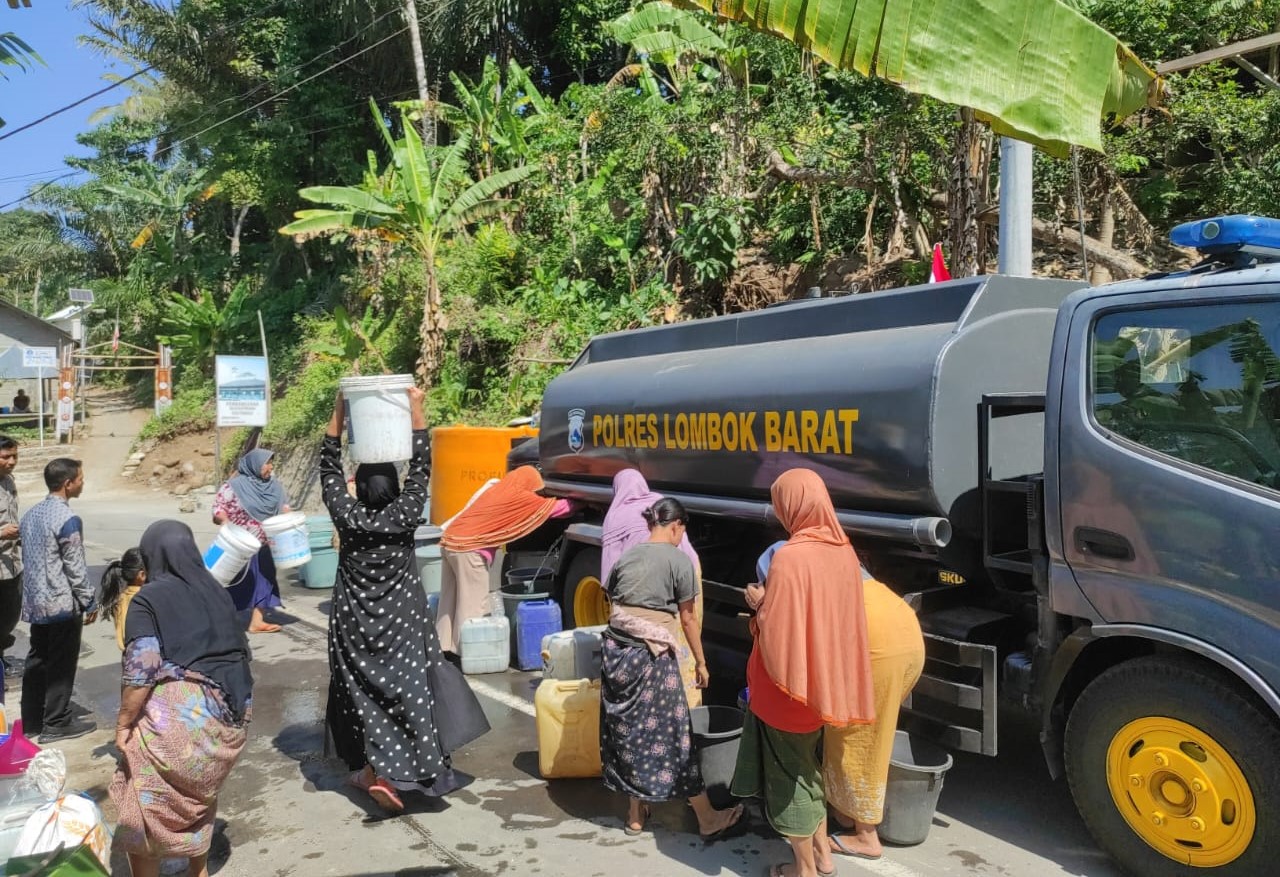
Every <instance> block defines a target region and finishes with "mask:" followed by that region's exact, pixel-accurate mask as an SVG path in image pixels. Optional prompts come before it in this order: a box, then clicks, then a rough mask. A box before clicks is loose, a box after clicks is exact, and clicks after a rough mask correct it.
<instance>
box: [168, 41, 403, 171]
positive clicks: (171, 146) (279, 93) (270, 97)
mask: <svg viewBox="0 0 1280 877" xmlns="http://www.w3.org/2000/svg"><path fill="white" fill-rule="evenodd" d="M408 29H409V25H407V24H406V25H405V26H404V27H402V28H400V29H399V30H397V31H395V32H394V33H391V34H388V35H387V36H385V37H383V38H382V39H380V40H378V41H377V42H376V43H373V44H371V45H368V46H366V47H364V48H363V49H361V50H360V51H358V52H356V53H355V54H353V55H349V56H347V57H346V58H342V59H340V60H338V61H335V62H334V63H332V64H330V65H329V66H328V67H326V68H324V69H323V70H321V71H319V72H318V73H313V74H311V75H310V76H308V77H306V78H305V79H300V80H298V81H297V82H295V83H294V84H293V85H290V86H287V87H285V88H282V89H280V90H279V91H277V92H276V93H275V94H271V95H268V96H267V97H265V98H263V99H262V100H260V101H258V102H257V103H256V104H254V105H253V106H250V107H245V108H244V109H243V110H240V112H238V113H233V114H232V115H230V116H227V117H226V118H225V119H221V120H219V121H217V122H214V123H213V124H212V125H210V126H208V127H207V128H202V129H201V130H199V131H197V132H196V133H194V134H192V135H190V136H189V137H184V138H182V139H181V140H176V141H174V142H173V143H171V144H169V145H168V146H166V147H164V148H163V149H158V150H156V152H155V153H154V155H153V157H155V156H158V155H160V154H162V153H165V152H168V151H169V150H171V149H175V148H177V147H179V146H181V145H182V144H184V143H188V142H190V141H192V140H194V139H196V138H197V137H200V136H203V135H205V134H208V133H209V132H210V131H212V130H213V129H215V128H218V127H220V126H222V125H225V124H227V123H228V122H233V121H235V120H236V119H238V118H240V117H241V116H243V115H246V114H248V113H251V112H253V111H254V110H256V109H258V107H261V106H265V105H266V104H269V103H271V102H272V101H273V100H275V99H276V98H278V97H281V96H283V95H285V94H288V93H289V92H291V91H293V90H294V89H295V88H301V87H302V86H304V85H306V84H307V83H308V82H311V81H312V80H313V79H319V78H320V77H321V76H323V75H324V74H326V73H328V72H329V71H331V70H336V69H337V68H339V67H341V66H342V65H343V64H348V63H350V62H352V61H354V60H355V59H356V58H359V57H360V56H361V55H363V54H365V53H366V52H372V51H373V50H374V49H376V48H378V46H381V45H382V44H383V43H386V42H390V41H391V40H393V39H395V38H396V37H398V36H400V34H402V33H404V32H405V31H407V30H408Z"/></svg>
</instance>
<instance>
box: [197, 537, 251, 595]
mask: <svg viewBox="0 0 1280 877" xmlns="http://www.w3.org/2000/svg"><path fill="white" fill-rule="evenodd" d="M261 548H262V543H261V542H259V541H258V537H257V536H255V535H253V534H252V533H250V532H249V531H248V530H246V529H245V528H244V527H238V526H236V525H235V524H230V523H227V524H223V525H222V528H221V529H219V530H218V534H217V535H216V536H214V537H213V544H212V545H210V546H209V550H208V551H206V552H205V553H204V566H205V569H207V570H209V572H211V573H213V577H214V578H215V579H217V580H218V581H219V582H221V583H222V584H223V585H230V584H231V583H232V582H234V581H235V580H236V579H238V578H239V577H240V573H242V572H243V571H244V568H245V567H246V566H248V565H249V561H250V560H253V556H254V555H255V554H257V553H258V551H259V550H261Z"/></svg>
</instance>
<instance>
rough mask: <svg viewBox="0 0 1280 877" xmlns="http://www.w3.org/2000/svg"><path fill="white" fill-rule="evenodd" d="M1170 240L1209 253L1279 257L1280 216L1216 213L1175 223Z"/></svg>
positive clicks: (1181, 245) (1170, 233)
mask: <svg viewBox="0 0 1280 877" xmlns="http://www.w3.org/2000/svg"><path fill="white" fill-rule="evenodd" d="M1169 240H1171V241H1173V242H1174V243H1175V244H1177V245H1178V246H1180V247H1192V248H1194V249H1197V250H1199V251H1200V252H1202V253H1207V254H1210V255H1216V254H1219V253H1249V254H1252V255H1255V256H1263V257H1265V258H1268V259H1280V219H1270V218H1268V217H1266V216H1248V215H1244V214H1239V215H1236V216H1215V217H1214V218H1213V219H1201V220H1198V221H1196V222H1184V223H1183V224H1182V225H1179V226H1176V227H1175V228H1174V229H1173V231H1171V232H1169Z"/></svg>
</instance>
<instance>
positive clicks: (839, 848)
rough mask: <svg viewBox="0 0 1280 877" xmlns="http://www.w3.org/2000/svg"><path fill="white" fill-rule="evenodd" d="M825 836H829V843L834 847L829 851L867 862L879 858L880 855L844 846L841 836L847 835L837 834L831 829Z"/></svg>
mask: <svg viewBox="0 0 1280 877" xmlns="http://www.w3.org/2000/svg"><path fill="white" fill-rule="evenodd" d="M827 837H829V838H831V843H832V844H834V845H835V849H834V850H832V851H831V852H833V853H835V854H836V855H838V856H848V857H849V858H851V859H866V860H867V861H869V862H874V861H876V860H877V859H879V858H880V856H873V855H870V854H869V853H863V852H859V851H858V850H855V849H853V848H852V847H847V846H845V845H844V841H842V840H841V838H842V837H847V835H841V834H837V833H836V832H834V831H833V832H830V833H829V834H827Z"/></svg>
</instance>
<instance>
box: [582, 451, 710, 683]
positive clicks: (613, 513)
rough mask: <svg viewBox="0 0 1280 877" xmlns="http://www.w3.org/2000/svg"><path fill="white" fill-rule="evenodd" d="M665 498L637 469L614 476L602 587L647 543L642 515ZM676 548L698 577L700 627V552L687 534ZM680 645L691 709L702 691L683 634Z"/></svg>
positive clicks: (602, 549) (602, 540) (602, 560)
mask: <svg viewBox="0 0 1280 877" xmlns="http://www.w3.org/2000/svg"><path fill="white" fill-rule="evenodd" d="M662 498H663V497H662V494H660V493H654V492H653V491H651V490H650V489H649V483H648V482H647V481H645V480H644V476H643V475H641V474H640V470H638V469H623V470H622V471H621V472H619V473H618V474H617V475H614V476H613V502H611V503H610V504H609V511H608V512H607V513H606V514H605V516H604V532H603V534H602V535H601V538H600V582H601V584H603V585H606V586H607V585H608V583H609V573H611V572H613V566H614V564H616V563H617V562H618V558H620V557H622V555H623V553H624V552H626V550H627V549H628V548H630V547H631V546H633V545H637V544H639V543H641V542H647V541H648V539H649V524H648V523H647V522H646V521H645V519H644V515H643V512H644V510H645V509H647V508H649V507H650V506H652V505H653V504H654V503H655V502H657V501H658V500H660V499H662ZM677 547H678V548H679V549H680V550H681V551H683V552H684V553H685V554H686V555H688V556H689V559H690V560H692V561H693V569H694V571H695V572H696V573H697V575H698V581H699V587H698V597H697V614H698V622H699V624H701V622H702V587H701V580H702V564H701V563H700V562H699V561H698V552H696V551H694V550H693V545H692V544H690V542H689V536H688V534H685V536H684V538H683V539H681V540H680V544H679V545H678V546H677ZM680 646H681V658H680V676H681V678H682V679H683V680H684V691H685V696H686V697H687V698H688V700H689V708H690V709H692V708H693V707H695V706H701V705H702V689H700V688H699V687H698V680H697V673H696V669H695V666H694V665H695V661H694V660H693V653H692V652H691V651H690V649H689V644H688V643H687V642H685V641H684V635H683V634H681V636H680Z"/></svg>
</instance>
